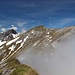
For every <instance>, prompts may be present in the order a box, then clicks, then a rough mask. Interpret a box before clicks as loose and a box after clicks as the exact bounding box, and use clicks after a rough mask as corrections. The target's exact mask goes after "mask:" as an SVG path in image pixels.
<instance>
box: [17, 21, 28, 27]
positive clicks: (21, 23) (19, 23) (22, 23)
mask: <svg viewBox="0 0 75 75" xmlns="http://www.w3.org/2000/svg"><path fill="white" fill-rule="evenodd" d="M24 24H27V22H18V23H17V25H18V26H19V27H22V26H23V25H24Z"/></svg>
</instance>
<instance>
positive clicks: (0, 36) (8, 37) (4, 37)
mask: <svg viewBox="0 0 75 75" xmlns="http://www.w3.org/2000/svg"><path fill="white" fill-rule="evenodd" d="M12 34H17V32H16V31H15V30H14V29H10V30H8V31H6V32H3V33H0V40H2V41H4V40H12V39H13V38H14V37H13V35H12Z"/></svg>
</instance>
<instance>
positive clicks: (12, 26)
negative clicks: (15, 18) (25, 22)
mask: <svg viewBox="0 0 75 75" xmlns="http://www.w3.org/2000/svg"><path fill="white" fill-rule="evenodd" d="M7 29H14V30H17V29H18V28H17V27H16V26H14V25H13V24H12V25H11V27H10V28H7Z"/></svg>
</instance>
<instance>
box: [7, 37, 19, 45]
mask: <svg viewBox="0 0 75 75" xmlns="http://www.w3.org/2000/svg"><path fill="white" fill-rule="evenodd" d="M17 39H19V37H17V38H15V39H13V40H11V41H9V42H8V43H6V45H10V44H12V43H13V42H15V41H16V40H17Z"/></svg>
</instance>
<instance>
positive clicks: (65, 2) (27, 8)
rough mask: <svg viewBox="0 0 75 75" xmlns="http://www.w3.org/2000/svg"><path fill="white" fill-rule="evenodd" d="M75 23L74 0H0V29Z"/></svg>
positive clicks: (61, 25) (55, 26) (25, 28)
mask: <svg viewBox="0 0 75 75" xmlns="http://www.w3.org/2000/svg"><path fill="white" fill-rule="evenodd" d="M39 25H44V26H45V27H47V28H62V27H65V26H71V25H73V26H74V25H75V1H74V0H48V1H47V0H40V1H39V0H32V1H31V0H30V1H28V0H4V1H3V0H2V1H1V0H0V31H5V30H8V29H11V28H13V29H15V30H17V31H18V32H22V31H26V30H29V29H30V28H33V27H36V26H39Z"/></svg>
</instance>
